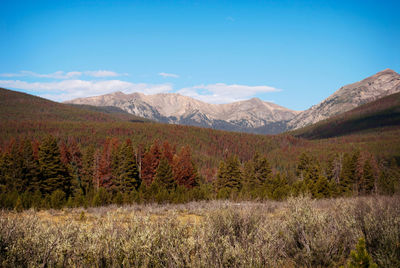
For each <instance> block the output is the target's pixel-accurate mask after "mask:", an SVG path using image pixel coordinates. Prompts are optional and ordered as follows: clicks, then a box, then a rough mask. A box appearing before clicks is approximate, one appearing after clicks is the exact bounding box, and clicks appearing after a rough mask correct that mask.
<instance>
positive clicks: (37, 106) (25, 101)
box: [0, 88, 146, 122]
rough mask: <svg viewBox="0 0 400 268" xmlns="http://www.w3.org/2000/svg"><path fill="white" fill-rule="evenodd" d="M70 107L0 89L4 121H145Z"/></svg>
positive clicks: (104, 110) (130, 116) (91, 109)
mask: <svg viewBox="0 0 400 268" xmlns="http://www.w3.org/2000/svg"><path fill="white" fill-rule="evenodd" d="M93 108H96V107H91V106H82V105H74V106H72V105H67V104H62V103H58V102H53V101H50V100H47V99H43V98H40V97H36V96H32V95H29V94H26V93H22V92H17V91H12V90H8V89H4V88H0V121H11V120H18V121H24V120H31V121H32V120H46V121H95V122H115V121H131V120H134V121H145V120H146V119H143V118H139V117H137V116H134V115H131V114H128V113H123V111H119V112H117V111H116V110H115V108H113V109H114V110H113V112H111V111H110V110H109V109H108V108H103V107H101V108H100V107H99V108H97V109H93Z"/></svg>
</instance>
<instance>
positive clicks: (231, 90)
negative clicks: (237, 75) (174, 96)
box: [177, 83, 280, 103]
mask: <svg viewBox="0 0 400 268" xmlns="http://www.w3.org/2000/svg"><path fill="white" fill-rule="evenodd" d="M278 91H280V89H277V88H274V87H270V86H248V85H237V84H233V85H227V84H225V83H216V84H209V85H197V86H193V87H187V88H182V89H180V90H178V91H177V93H180V94H182V95H185V96H189V97H192V98H195V99H198V100H201V101H205V102H208V103H229V102H234V101H240V100H246V99H249V98H252V97H254V96H255V95H257V94H260V93H268V92H278Z"/></svg>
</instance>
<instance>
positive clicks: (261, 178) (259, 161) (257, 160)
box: [253, 153, 272, 187]
mask: <svg viewBox="0 0 400 268" xmlns="http://www.w3.org/2000/svg"><path fill="white" fill-rule="evenodd" d="M253 163H254V164H253V165H254V178H253V181H254V185H255V186H256V187H260V186H262V185H264V184H265V183H266V182H267V181H268V179H269V178H270V176H271V173H272V169H271V166H270V164H269V162H268V160H267V158H266V157H261V156H260V155H259V154H258V153H256V154H255V155H254V158H253Z"/></svg>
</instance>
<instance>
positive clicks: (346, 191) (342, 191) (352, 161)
mask: <svg viewBox="0 0 400 268" xmlns="http://www.w3.org/2000/svg"><path fill="white" fill-rule="evenodd" d="M358 157H359V153H358V152H355V153H353V155H349V154H345V155H344V157H343V167H342V171H341V173H340V182H339V185H338V193H339V195H351V194H352V193H353V191H354V188H355V187H354V184H355V177H356V165H357V162H358Z"/></svg>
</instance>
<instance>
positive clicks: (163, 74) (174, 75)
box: [158, 73, 179, 78]
mask: <svg viewBox="0 0 400 268" xmlns="http://www.w3.org/2000/svg"><path fill="white" fill-rule="evenodd" d="M158 75H161V76H162V77H164V78H167V77H171V78H178V77H179V75H177V74H170V73H159V74H158Z"/></svg>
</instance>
